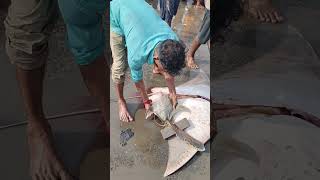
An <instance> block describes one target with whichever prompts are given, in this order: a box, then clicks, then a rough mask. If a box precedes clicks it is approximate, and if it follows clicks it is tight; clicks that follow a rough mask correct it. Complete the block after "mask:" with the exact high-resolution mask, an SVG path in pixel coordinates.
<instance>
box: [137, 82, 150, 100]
mask: <svg viewBox="0 0 320 180" xmlns="http://www.w3.org/2000/svg"><path fill="white" fill-rule="evenodd" d="M135 85H136V88H137V90H138V91H139V93H140V95H141V97H142V100H143V101H146V100H148V99H149V97H148V94H147V91H146V88H145V86H144V82H143V80H140V81H138V82H136V83H135Z"/></svg>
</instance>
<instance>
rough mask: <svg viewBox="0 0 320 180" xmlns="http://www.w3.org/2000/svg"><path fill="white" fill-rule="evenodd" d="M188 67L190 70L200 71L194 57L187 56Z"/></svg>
mask: <svg viewBox="0 0 320 180" xmlns="http://www.w3.org/2000/svg"><path fill="white" fill-rule="evenodd" d="M187 67H189V68H190V69H199V66H198V65H197V64H196V63H195V61H194V58H193V57H192V56H187Z"/></svg>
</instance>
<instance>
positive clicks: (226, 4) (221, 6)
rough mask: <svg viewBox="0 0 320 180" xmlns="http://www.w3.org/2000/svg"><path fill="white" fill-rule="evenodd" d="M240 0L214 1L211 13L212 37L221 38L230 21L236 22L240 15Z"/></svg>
mask: <svg viewBox="0 0 320 180" xmlns="http://www.w3.org/2000/svg"><path fill="white" fill-rule="evenodd" d="M242 6H243V5H242V2H241V0H215V1H214V3H213V13H212V18H213V19H212V27H211V31H212V37H213V39H216V38H223V36H222V33H223V32H224V31H225V30H226V29H227V28H228V26H229V25H230V24H231V23H232V21H237V20H238V19H239V17H240V16H241V15H242V12H243V11H242V9H243V7H242Z"/></svg>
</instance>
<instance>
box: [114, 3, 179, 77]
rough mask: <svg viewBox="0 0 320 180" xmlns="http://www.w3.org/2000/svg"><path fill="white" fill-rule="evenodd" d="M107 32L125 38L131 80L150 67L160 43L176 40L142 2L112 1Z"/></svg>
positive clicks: (146, 4) (169, 30) (141, 74)
mask: <svg viewBox="0 0 320 180" xmlns="http://www.w3.org/2000/svg"><path fill="white" fill-rule="evenodd" d="M110 29H111V31H112V32H114V33H116V34H119V35H121V36H124V37H125V41H126V46H127V52H128V64H129V67H130V71H131V79H132V80H133V81H134V82H138V81H140V80H142V78H143V72H142V67H143V65H144V64H145V63H148V64H153V54H154V49H155V48H156V46H157V44H158V43H159V42H161V41H164V40H167V39H172V40H177V41H178V40H179V38H178V36H177V35H176V34H175V33H174V32H173V30H172V29H171V28H170V27H169V26H168V24H167V23H166V22H165V21H163V20H162V19H161V18H160V16H159V15H158V14H157V12H156V11H155V10H154V9H153V7H152V6H151V5H149V4H148V3H147V2H145V0H113V1H111V2H110Z"/></svg>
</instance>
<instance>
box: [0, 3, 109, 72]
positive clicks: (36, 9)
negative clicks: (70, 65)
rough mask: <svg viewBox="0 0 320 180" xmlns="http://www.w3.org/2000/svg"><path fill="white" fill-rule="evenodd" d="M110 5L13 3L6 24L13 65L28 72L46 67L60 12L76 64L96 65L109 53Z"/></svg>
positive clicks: (10, 57) (8, 48)
mask: <svg viewBox="0 0 320 180" xmlns="http://www.w3.org/2000/svg"><path fill="white" fill-rule="evenodd" d="M58 3H59V6H58ZM106 4H107V3H106V1H105V0H90V1H83V0H12V3H11V5H10V7H9V10H8V16H7V18H6V19H5V22H4V24H5V28H6V37H7V38H6V50H7V54H8V56H9V59H10V61H11V62H12V63H14V64H15V65H17V66H18V67H19V68H21V69H25V70H32V69H36V68H39V67H41V66H43V65H44V64H45V63H46V59H47V56H48V38H49V35H50V34H51V32H52V29H53V27H54V24H55V21H56V19H57V17H58V12H59V9H60V11H61V14H62V17H63V19H64V21H65V24H66V27H67V39H68V43H67V44H68V46H69V48H70V50H71V52H72V53H73V55H74V56H75V61H76V63H77V64H79V65H88V64H90V63H92V62H93V61H94V60H95V59H97V57H99V56H101V55H103V53H104V49H105V37H104V28H103V26H102V16H104V15H105V9H106Z"/></svg>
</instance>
